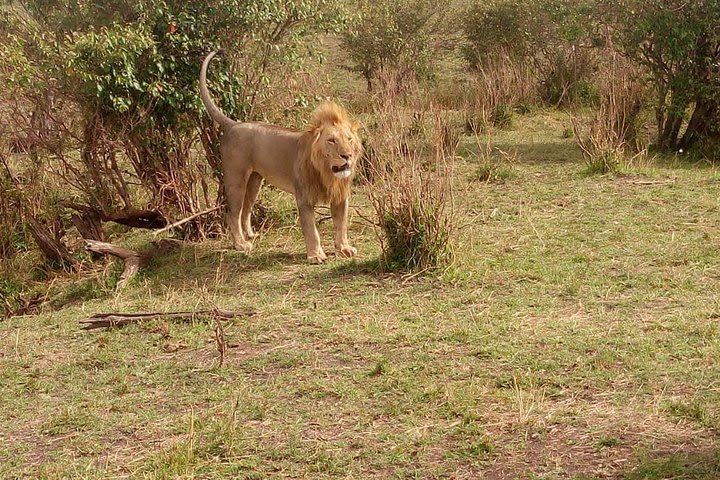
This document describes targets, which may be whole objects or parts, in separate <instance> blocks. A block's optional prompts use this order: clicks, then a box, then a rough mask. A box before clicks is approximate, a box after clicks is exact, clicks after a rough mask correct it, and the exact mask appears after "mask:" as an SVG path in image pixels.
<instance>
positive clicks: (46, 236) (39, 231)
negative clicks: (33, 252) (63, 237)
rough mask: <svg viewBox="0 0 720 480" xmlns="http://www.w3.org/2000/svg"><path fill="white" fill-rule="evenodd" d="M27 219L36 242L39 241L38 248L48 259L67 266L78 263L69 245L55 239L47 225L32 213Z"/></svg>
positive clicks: (53, 262) (55, 263) (58, 264)
mask: <svg viewBox="0 0 720 480" xmlns="http://www.w3.org/2000/svg"><path fill="white" fill-rule="evenodd" d="M27 221H28V226H29V227H30V233H31V234H32V236H33V238H34V239H35V243H37V246H38V248H39V249H40V251H41V252H42V253H43V255H44V256H45V258H47V259H48V261H50V262H51V263H52V264H54V265H57V266H62V267H65V268H67V267H70V266H72V265H74V264H75V263H77V261H76V259H75V257H73V256H72V254H71V253H70V251H69V250H68V249H67V247H66V246H65V245H64V244H63V243H62V242H61V241H59V240H57V239H55V237H54V236H53V235H52V234H51V233H50V230H48V229H47V227H46V226H45V225H43V224H42V223H40V221H38V220H37V219H36V218H35V217H34V216H32V215H27Z"/></svg>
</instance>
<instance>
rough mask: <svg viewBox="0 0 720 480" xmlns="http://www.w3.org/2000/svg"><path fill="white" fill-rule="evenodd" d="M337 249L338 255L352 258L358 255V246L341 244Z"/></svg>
mask: <svg viewBox="0 0 720 480" xmlns="http://www.w3.org/2000/svg"><path fill="white" fill-rule="evenodd" d="M336 250H337V255H338V257H345V258H350V257H354V256H355V255H357V248H355V247H352V246H350V245H340V247H338V248H337V249H336Z"/></svg>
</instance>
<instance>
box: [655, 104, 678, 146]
mask: <svg viewBox="0 0 720 480" xmlns="http://www.w3.org/2000/svg"><path fill="white" fill-rule="evenodd" d="M681 126H682V116H681V115H677V114H676V113H673V112H668V113H667V114H666V116H665V119H664V122H663V125H662V129H661V130H660V131H659V132H658V135H659V137H658V146H659V147H660V148H662V149H663V150H675V149H676V148H677V143H678V134H679V133H680V127H681Z"/></svg>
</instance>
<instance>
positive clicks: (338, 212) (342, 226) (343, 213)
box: [330, 198, 357, 257]
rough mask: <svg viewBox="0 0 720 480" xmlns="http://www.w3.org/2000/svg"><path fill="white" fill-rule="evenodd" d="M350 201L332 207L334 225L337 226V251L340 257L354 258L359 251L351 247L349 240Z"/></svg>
mask: <svg viewBox="0 0 720 480" xmlns="http://www.w3.org/2000/svg"><path fill="white" fill-rule="evenodd" d="M348 203H349V201H348V199H347V198H346V199H345V200H343V201H341V202H338V203H333V204H331V205H330V214H331V215H332V219H333V225H334V226H335V251H336V252H337V255H338V256H339V257H354V256H355V255H357V249H356V248H355V247H353V246H351V245H350V242H349V241H348V238H347V217H348Z"/></svg>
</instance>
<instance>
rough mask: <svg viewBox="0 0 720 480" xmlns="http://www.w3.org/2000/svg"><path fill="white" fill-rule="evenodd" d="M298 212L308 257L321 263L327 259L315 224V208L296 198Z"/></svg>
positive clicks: (314, 261)
mask: <svg viewBox="0 0 720 480" xmlns="http://www.w3.org/2000/svg"><path fill="white" fill-rule="evenodd" d="M296 200H297V207H298V214H299V215H300V226H301V227H302V232H303V236H304V237H305V249H306V251H307V259H308V261H309V262H310V263H313V264H319V263H322V262H324V261H325V260H327V256H326V255H325V252H323V249H322V246H321V245H320V234H319V233H318V231H317V227H316V226H315V209H314V208H313V205H311V204H308V203H306V202H304V201H302V200H301V199H300V198H296Z"/></svg>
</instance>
